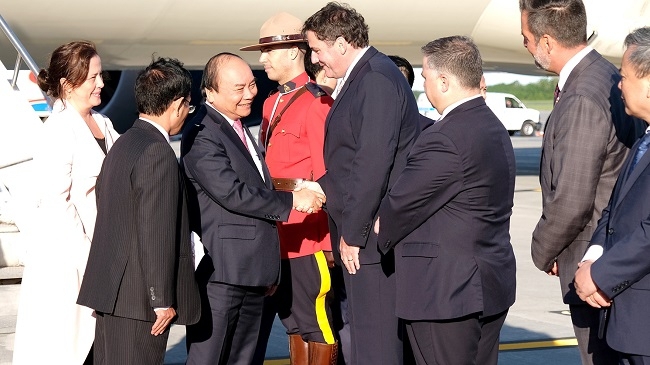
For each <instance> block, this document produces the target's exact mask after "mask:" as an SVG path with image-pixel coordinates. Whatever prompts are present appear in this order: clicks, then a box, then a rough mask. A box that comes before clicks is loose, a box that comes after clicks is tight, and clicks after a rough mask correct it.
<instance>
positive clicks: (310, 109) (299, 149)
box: [259, 72, 335, 344]
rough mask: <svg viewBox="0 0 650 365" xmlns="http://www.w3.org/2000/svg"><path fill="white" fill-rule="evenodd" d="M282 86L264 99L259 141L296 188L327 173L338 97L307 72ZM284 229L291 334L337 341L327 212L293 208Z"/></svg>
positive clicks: (276, 177) (283, 179) (283, 293)
mask: <svg viewBox="0 0 650 365" xmlns="http://www.w3.org/2000/svg"><path fill="white" fill-rule="evenodd" d="M278 90H279V92H275V93H274V94H272V95H271V96H269V98H268V99H266V101H265V102H264V109H263V120H262V127H261V129H260V140H259V143H260V145H261V146H265V147H266V157H265V159H266V164H267V165H268V168H269V171H270V172H271V176H272V177H273V182H274V186H275V187H276V188H277V189H286V190H292V189H293V186H295V184H297V183H299V182H300V179H306V180H317V179H318V178H320V177H321V176H323V175H324V174H325V162H324V160H323V143H324V139H325V119H326V117H327V113H328V112H329V109H330V107H331V106H332V104H333V99H332V98H331V97H329V96H328V95H327V94H326V93H325V92H324V91H323V90H322V89H321V88H320V87H319V86H318V85H316V84H315V83H313V82H311V81H310V79H309V77H308V76H307V73H305V72H303V73H301V74H300V75H299V76H297V77H295V78H294V79H293V80H291V81H289V82H287V83H285V84H282V85H280V86H279V87H278ZM278 233H279V235H280V252H281V255H282V259H283V260H282V272H281V278H282V279H281V281H280V286H279V288H278V290H277V292H276V293H275V295H274V296H273V302H274V305H275V309H276V310H277V312H278V315H279V317H280V319H281V320H282V323H283V324H284V325H285V327H286V328H287V332H288V333H289V334H290V335H292V334H296V335H297V334H299V335H300V336H301V337H302V339H303V340H304V341H312V342H320V343H327V344H333V343H334V342H335V339H334V333H333V330H332V326H331V323H332V321H331V315H330V313H329V307H328V305H327V303H326V301H325V296H326V294H327V293H328V292H329V290H330V287H331V279H330V273H329V269H328V266H327V260H326V259H325V255H324V253H323V251H331V250H332V247H331V242H330V237H329V229H328V218H327V214H326V213H325V212H324V211H320V212H318V213H315V214H306V213H301V212H298V211H295V210H292V211H291V214H290V215H289V220H288V222H286V223H279V224H278Z"/></svg>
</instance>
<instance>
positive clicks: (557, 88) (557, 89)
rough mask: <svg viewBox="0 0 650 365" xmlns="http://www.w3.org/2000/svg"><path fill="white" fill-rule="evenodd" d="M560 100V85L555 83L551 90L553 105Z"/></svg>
mask: <svg viewBox="0 0 650 365" xmlns="http://www.w3.org/2000/svg"><path fill="white" fill-rule="evenodd" d="M558 101H560V86H559V85H558V84H555V91H554V92H553V106H555V104H556V103H557V102H558Z"/></svg>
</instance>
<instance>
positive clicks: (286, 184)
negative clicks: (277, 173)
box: [271, 177, 307, 191]
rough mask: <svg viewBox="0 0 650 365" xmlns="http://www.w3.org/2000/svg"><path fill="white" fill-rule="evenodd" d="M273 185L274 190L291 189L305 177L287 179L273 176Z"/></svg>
mask: <svg viewBox="0 0 650 365" xmlns="http://www.w3.org/2000/svg"><path fill="white" fill-rule="evenodd" d="M271 180H273V187H274V188H275V190H282V191H293V190H294V189H295V188H296V187H297V186H298V185H300V184H301V183H302V182H303V181H305V180H307V179H287V178H282V177H273V178H271Z"/></svg>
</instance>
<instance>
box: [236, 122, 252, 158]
mask: <svg viewBox="0 0 650 365" xmlns="http://www.w3.org/2000/svg"><path fill="white" fill-rule="evenodd" d="M232 127H233V129H234V130H235V132H237V135H238V136H239V139H241V142H242V143H243V144H244V147H246V150H247V151H248V143H247V142H246V135H245V134H244V126H242V125H241V120H239V119H237V120H236V121H235V122H234V123H233V124H232ZM248 152H250V151H248Z"/></svg>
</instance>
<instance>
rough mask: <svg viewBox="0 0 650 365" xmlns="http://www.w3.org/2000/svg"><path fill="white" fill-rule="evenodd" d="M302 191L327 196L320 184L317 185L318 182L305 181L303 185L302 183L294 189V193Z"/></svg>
mask: <svg viewBox="0 0 650 365" xmlns="http://www.w3.org/2000/svg"><path fill="white" fill-rule="evenodd" d="M302 189H309V190H312V191H315V192H317V193H321V194H323V195H325V192H323V188H321V186H320V184H319V183H317V182H316V181H309V180H305V181H303V182H302V183H300V185H298V186H297V187H296V188H295V189H294V191H300V190H302Z"/></svg>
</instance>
